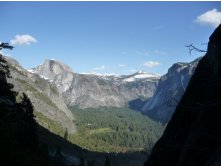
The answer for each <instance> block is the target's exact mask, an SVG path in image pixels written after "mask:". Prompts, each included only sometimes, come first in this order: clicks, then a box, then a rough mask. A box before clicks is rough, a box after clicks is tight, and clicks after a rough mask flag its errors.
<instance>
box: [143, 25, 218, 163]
mask: <svg viewBox="0 0 221 167" xmlns="http://www.w3.org/2000/svg"><path fill="white" fill-rule="evenodd" d="M220 110H221V25H220V26H219V27H218V28H217V29H216V30H215V31H214V33H213V34H212V35H211V36H210V40H209V44H208V51H207V54H206V55H205V56H204V57H203V58H202V59H201V60H200V61H199V64H198V66H197V68H196V70H195V73H194V75H193V77H192V78H191V80H190V82H189V85H188V87H187V89H186V92H185V93H184V95H183V97H182V99H181V101H180V102H179V104H178V106H177V108H176V111H175V113H174V115H173V116H172V118H171V120H170V122H169V124H168V126H167V128H166V130H165V132H164V134H163V136H162V137H161V139H160V140H159V141H158V142H157V144H156V145H155V147H154V148H153V150H152V153H151V155H150V157H149V159H148V161H147V163H146V165H221V151H220V150H221V134H220V132H221V122H220V118H221V112H220Z"/></svg>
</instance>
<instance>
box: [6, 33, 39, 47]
mask: <svg viewBox="0 0 221 167" xmlns="http://www.w3.org/2000/svg"><path fill="white" fill-rule="evenodd" d="M36 42H37V40H36V39H35V38H34V37H32V36H31V35H28V34H24V35H16V36H15V37H14V38H13V39H12V40H11V41H10V43H11V44H12V45H30V44H31V43H36Z"/></svg>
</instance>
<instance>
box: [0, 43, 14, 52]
mask: <svg viewBox="0 0 221 167" xmlns="http://www.w3.org/2000/svg"><path fill="white" fill-rule="evenodd" d="M13 48H14V46H11V45H9V43H4V42H2V43H1V44H0V50H2V49H10V50H12V49H13Z"/></svg>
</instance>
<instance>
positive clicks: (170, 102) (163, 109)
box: [142, 58, 200, 123]
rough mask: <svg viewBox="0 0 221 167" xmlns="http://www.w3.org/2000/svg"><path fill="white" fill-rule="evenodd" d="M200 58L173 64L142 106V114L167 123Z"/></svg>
mask: <svg viewBox="0 0 221 167" xmlns="http://www.w3.org/2000/svg"><path fill="white" fill-rule="evenodd" d="M199 60H200V58H198V59H196V60H194V61H193V62H190V63H175V64H173V66H172V67H170V68H169V70H168V72H167V74H165V75H164V76H162V77H161V78H160V80H159V84H158V86H157V88H156V91H155V93H154V95H153V97H151V98H150V99H149V100H148V101H147V103H146V104H145V105H144V106H143V109H142V113H144V114H145V115H147V116H149V117H150V118H152V119H154V120H156V121H160V122H162V123H167V122H168V121H169V120H170V118H171V116H172V115H173V113H174V111H175V108H176V106H177V104H178V102H179V101H180V99H181V97H182V96H183V94H184V92H185V90H186V87H187V85H188V83H189V80H190V78H191V76H192V75H193V73H194V71H195V68H196V66H197V64H198V62H199Z"/></svg>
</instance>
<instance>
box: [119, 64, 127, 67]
mask: <svg viewBox="0 0 221 167" xmlns="http://www.w3.org/2000/svg"><path fill="white" fill-rule="evenodd" d="M126 66H127V65H125V64H118V67H126Z"/></svg>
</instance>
